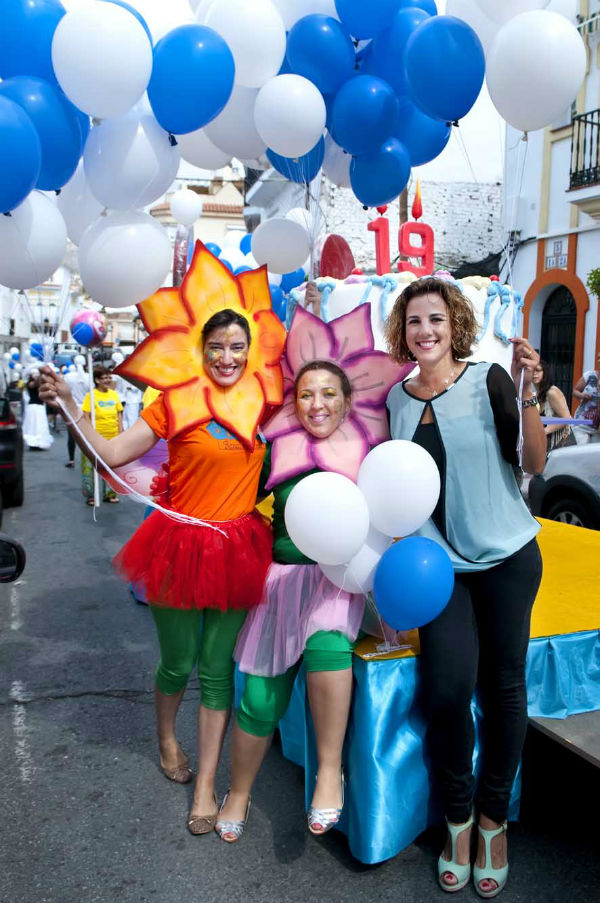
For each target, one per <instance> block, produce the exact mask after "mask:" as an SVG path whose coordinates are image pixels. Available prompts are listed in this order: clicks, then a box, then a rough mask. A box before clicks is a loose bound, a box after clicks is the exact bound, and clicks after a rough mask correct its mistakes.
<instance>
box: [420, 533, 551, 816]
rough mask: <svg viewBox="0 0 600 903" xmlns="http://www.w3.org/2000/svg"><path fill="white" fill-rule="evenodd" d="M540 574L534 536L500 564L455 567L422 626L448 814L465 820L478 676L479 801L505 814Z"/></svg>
mask: <svg viewBox="0 0 600 903" xmlns="http://www.w3.org/2000/svg"><path fill="white" fill-rule="evenodd" d="M541 577H542V559H541V555H540V551H539V548H538V544H537V542H536V540H535V539H534V540H532V541H531V542H529V543H528V544H527V545H526V546H524V547H523V548H522V549H520V550H519V551H518V552H516V553H515V554H514V555H511V557H510V558H507V559H505V561H503V562H502V564H499V565H496V566H495V567H493V568H489V569H488V570H485V571H476V572H473V573H469V574H457V575H456V583H455V586H454V592H453V593H452V597H451V599H450V602H449V603H448V605H447V607H446V608H445V609H444V611H443V612H442V613H441V614H440V615H439V617H437V618H436V619H435V620H434V621H432V622H431V623H430V624H427V625H426V626H425V627H422V628H421V630H420V637H421V668H422V675H423V692H424V696H425V706H426V711H427V714H428V718H429V728H428V740H429V744H430V751H431V755H432V760H433V765H434V770H435V774H436V778H437V780H438V782H439V785H440V787H441V791H442V795H443V801H444V808H445V814H446V817H447V818H448V820H449V821H451V822H456V823H458V824H460V823H462V822H464V821H467V819H468V818H469V815H470V813H471V809H472V807H473V797H474V779H473V769H472V758H473V745H474V727H473V718H472V715H471V698H472V696H473V691H474V689H475V686H476V684H477V685H478V686H479V690H480V694H481V704H482V708H483V715H484V720H483V724H484V728H483V738H482V740H483V744H482V746H483V751H482V755H483V759H482V768H481V776H480V779H479V785H478V788H477V795H476V802H477V807H478V809H479V811H481V812H483V814H484V815H487V816H488V818H491V819H493V820H494V821H496V822H502V821H504V819H505V818H506V816H507V813H508V804H509V800H510V793H511V789H512V785H513V781H514V778H515V774H516V772H517V768H518V766H519V760H520V757H521V751H522V748H523V743H524V742H525V732H526V730H527V693H526V687H525V657H526V654H527V645H528V642H529V624H530V619H531V609H532V607H533V602H534V600H535V597H536V594H537V591H538V587H539V584H540V580H541Z"/></svg>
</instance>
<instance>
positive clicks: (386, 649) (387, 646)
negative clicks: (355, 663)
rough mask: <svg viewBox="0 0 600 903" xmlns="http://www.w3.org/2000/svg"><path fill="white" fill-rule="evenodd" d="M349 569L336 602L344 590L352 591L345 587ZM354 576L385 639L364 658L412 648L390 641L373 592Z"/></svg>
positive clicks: (345, 572)
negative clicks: (374, 650)
mask: <svg viewBox="0 0 600 903" xmlns="http://www.w3.org/2000/svg"><path fill="white" fill-rule="evenodd" d="M349 571H350V568H349V566H346V570H345V571H344V577H343V580H342V585H341V586H340V587H339V591H338V594H337V596H336V598H335V601H336V602H338V601H339V598H340V595H341V594H342V593H343V592H346V593H349V592H350V591H349V590H347V589H346V588H345V583H346V576H347V575H348V572H349ZM325 576H326V577H327V575H326V574H325ZM352 578H353V580H354V581H355V582H356V583H358V585H359V587H360V591H361V593H362V595H363V596H364V597H365V602H366V605H367V606H368V607H370V609H371V611H372V612H374V613H375V615H376V617H377V620H378V622H379V630H380V631H381V639H382V640H383V643H378V644H377V646H376V647H375V648H376V650H377V651H376V652H366V653H364V655H363V658H379V657H380V656H382V655H387V654H388V653H390V652H398V651H400V650H401V649H410V648H411V647H410V644H409V643H407V644H404V645H398V644H397V643H392V642H390V640H389V639H388V636H387V632H386V626H387V625H386V623H385V621H384V620H383V618H382V617H381V614H380V613H379V609H378V608H377V605H376V604H375V599H374V598H373V596H372V594H371V593H370V592H369V591H368V590H366V589H365V588H364V586H363V585H362V583H361V581H360V580H358V579H357V578H356V576H355V575H354V574H352ZM328 579H329V578H328Z"/></svg>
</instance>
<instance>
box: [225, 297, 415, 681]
mask: <svg viewBox="0 0 600 903" xmlns="http://www.w3.org/2000/svg"><path fill="white" fill-rule="evenodd" d="M311 361H329V362H331V363H334V364H336V365H337V366H338V367H340V368H341V369H342V370H343V371H344V372H345V374H346V376H347V377H348V380H349V382H350V385H351V387H352V400H351V408H350V410H349V412H348V414H347V415H346V417H345V419H344V421H343V422H342V423H341V424H340V426H339V427H338V428H337V429H336V430H335V431H334V432H333V433H332V434H331V435H330V436H328V437H327V438H324V439H319V438H316V437H315V436H312V435H311V434H310V433H308V432H307V431H306V430H305V429H304V427H303V426H302V425H301V423H300V421H299V419H298V417H297V415H296V399H295V387H294V383H295V379H296V375H297V374H298V372H299V371H300V370H301V368H302V367H303V366H304V365H305V364H307V363H309V362H311ZM281 367H282V371H283V380H284V400H283V406H282V407H281V408H280V409H279V410H278V411H277V412H276V413H275V414H274V416H273V417H272V418H271V419H270V420H269V421H268V423H267V424H266V426H265V427H264V430H263V432H264V434H265V436H266V438H267V440H268V441H269V450H268V452H267V456H266V458H265V468H264V469H263V475H262V478H261V483H262V485H263V486H264V488H265V490H272V491H273V494H274V514H273V534H274V544H273V559H274V560H273V564H272V565H271V567H270V569H269V573H268V575H267V580H266V584H265V590H264V595H263V600H262V602H261V604H260V605H258V606H257V607H256V608H255V609H254V610H253V611H251V612H250V613H249V615H248V617H247V618H246V621H245V624H244V626H243V628H242V630H241V632H240V634H239V637H238V642H237V645H236V649H235V653H234V657H235V659H236V661H237V662H238V663H239V666H240V669H241V670H242V671H243V672H245V673H248V674H255V675H262V676H265V677H271V676H275V675H278V674H283V673H284V672H286V671H287V670H288V669H289V668H290V667H291V666H292V665H294V664H295V663H296V662H297V661H298V660H299V659H300V658H301V656H302V653H303V651H304V649H305V646H306V641H307V639H308V637H310V636H312V635H313V634H315V633H317V632H319V631H329V632H331V631H337V632H339V633H341V634H343V635H344V636H346V637H347V638H348V640H350V641H351V642H352V643H354V641H355V640H356V637H357V635H358V631H359V629H360V625H361V622H362V618H363V613H364V607H365V597H364V595H362V594H359V593H348V592H345V591H343V590H341V589H339V588H338V587H337V586H334V584H333V583H331V582H330V581H329V580H328V579H327V577H325V575H324V574H323V572H322V571H321V569H320V567H319V566H318V565H317V564H316V563H314V562H313V561H311V560H310V559H308V558H306V557H305V556H304V555H303V554H302V553H301V552H300V551H299V550H298V549H297V548H296V547H295V546H294V545H293V543H292V541H291V540H290V538H289V536H288V534H287V531H286V529H285V522H284V517H283V510H284V507H285V502H286V500H287V497H288V496H289V494H290V492H291V490H292V489H293V487H294V486H295V485H296V484H297V483H298V482H299V481H300V480H301V479H302V478H303V477H305V476H306V475H308V474H309V473H314V472H316V471H318V470H327V471H333V472H335V473H341V474H343V475H344V476H346V477H349V478H350V479H351V480H354V481H356V478H357V476H358V470H359V467H360V465H361V462H362V460H363V458H364V457H365V455H366V454H367V453H368V451H369V449H370V448H372V447H373V446H374V445H378V444H379V443H380V442H383V441H385V440H386V439H389V428H388V420H387V413H386V409H385V400H386V398H387V395H388V392H389V391H390V388H391V387H392V386H393V385H394V384H395V383H397V382H398V381H399V380H401V379H403V378H404V376H405V375H406V374H407V373H408V372H409V371H410V369H412V365H408V366H401V365H399V364H397V363H396V362H395V361H393V360H392V359H391V358H390V357H389V356H388V355H387V354H385V353H384V352H382V351H375V350H374V340H373V333H372V331H371V317H370V306H369V305H368V304H361V305H360V306H359V307H357V308H355V309H354V310H353V311H351V312H350V313H349V314H346V315H344V316H343V317H339V318H338V319H336V320H332V321H331V322H330V323H324V322H323V321H322V320H320V319H319V318H318V317H315V316H314V315H313V314H311V313H308V311H306V310H305V309H304V308H302V307H298V308H297V309H296V312H295V314H294V319H293V321H292V325H291V327H290V332H289V334H288V337H287V341H286V346H285V350H284V355H283V359H282V361H281Z"/></svg>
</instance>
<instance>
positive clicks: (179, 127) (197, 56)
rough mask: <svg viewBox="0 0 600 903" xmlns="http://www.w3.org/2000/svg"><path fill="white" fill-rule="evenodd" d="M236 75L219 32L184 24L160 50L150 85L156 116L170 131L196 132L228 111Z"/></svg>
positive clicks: (164, 40) (165, 39)
mask: <svg viewBox="0 0 600 903" xmlns="http://www.w3.org/2000/svg"><path fill="white" fill-rule="evenodd" d="M234 75H235V63H234V61H233V55H232V53H231V50H230V49H229V46H228V45H227V43H226V42H225V41H224V40H223V38H222V37H221V36H220V35H219V34H217V32H216V31H213V29H212V28H207V27H206V26H205V25H180V26H179V27H178V28H174V29H173V30H172V31H169V32H167V34H166V35H165V36H164V37H163V38H161V39H160V41H159V42H158V43H157V44H156V46H155V48H154V53H153V64H152V76H151V78H150V83H149V85H148V99H149V100H150V105H151V107H152V111H153V113H154V115H155V117H156V119H157V120H158V122H159V123H160V125H161V126H162V127H163V129H165V131H167V132H172V133H173V134H176V135H184V134H186V133H187V132H195V131H196V130H197V129H201V128H202V127H203V126H205V125H206V124H207V123H208V122H210V121H211V119H214V118H215V116H218V114H219V113H220V112H221V110H222V109H223V108H224V107H225V104H226V103H227V101H228V100H229V98H230V96H231V92H232V90H233V78H234Z"/></svg>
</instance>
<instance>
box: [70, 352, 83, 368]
mask: <svg viewBox="0 0 600 903" xmlns="http://www.w3.org/2000/svg"><path fill="white" fill-rule="evenodd" d="M73 363H74V364H75V366H76V367H85V364H86V360H85V356H84V355H83V354H76V355H75V357H74V358H73Z"/></svg>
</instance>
